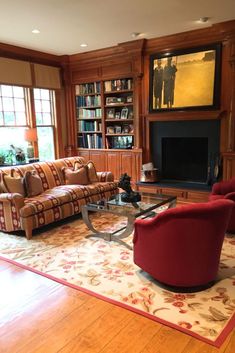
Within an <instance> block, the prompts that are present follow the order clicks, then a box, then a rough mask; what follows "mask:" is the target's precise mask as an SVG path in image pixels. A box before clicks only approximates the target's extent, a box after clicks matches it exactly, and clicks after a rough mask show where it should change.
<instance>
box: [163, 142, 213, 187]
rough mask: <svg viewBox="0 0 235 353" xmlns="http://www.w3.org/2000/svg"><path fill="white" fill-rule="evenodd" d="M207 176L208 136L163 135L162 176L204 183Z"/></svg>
mask: <svg viewBox="0 0 235 353" xmlns="http://www.w3.org/2000/svg"><path fill="white" fill-rule="evenodd" d="M207 177H208V138H206V137H163V138H162V178H163V179H164V180H182V181H188V182H191V181H194V182H198V183H205V182H206V181H207Z"/></svg>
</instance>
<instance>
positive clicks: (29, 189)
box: [24, 170, 43, 197]
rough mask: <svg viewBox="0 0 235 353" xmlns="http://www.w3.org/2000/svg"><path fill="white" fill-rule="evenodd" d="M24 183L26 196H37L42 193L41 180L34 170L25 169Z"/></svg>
mask: <svg viewBox="0 0 235 353" xmlns="http://www.w3.org/2000/svg"><path fill="white" fill-rule="evenodd" d="M24 185H25V190H26V194H27V196H28V197H32V196H37V195H40V194H41V193H43V186H42V180H41V178H40V177H39V175H38V174H37V173H36V171H34V170H33V171H29V170H28V171H26V173H25V175H24Z"/></svg>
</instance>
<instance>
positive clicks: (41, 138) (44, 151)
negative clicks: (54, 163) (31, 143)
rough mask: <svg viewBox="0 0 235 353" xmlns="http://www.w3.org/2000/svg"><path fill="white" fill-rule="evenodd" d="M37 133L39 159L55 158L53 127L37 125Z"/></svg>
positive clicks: (48, 159)
mask: <svg viewBox="0 0 235 353" xmlns="http://www.w3.org/2000/svg"><path fill="white" fill-rule="evenodd" d="M37 133H38V152H39V159H40V161H50V160H53V159H55V153H54V138H53V128H52V127H37Z"/></svg>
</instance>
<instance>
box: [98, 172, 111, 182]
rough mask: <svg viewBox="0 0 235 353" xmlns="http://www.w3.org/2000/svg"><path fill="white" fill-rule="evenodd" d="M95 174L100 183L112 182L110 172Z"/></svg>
mask: <svg viewBox="0 0 235 353" xmlns="http://www.w3.org/2000/svg"><path fill="white" fill-rule="evenodd" d="M96 174H97V176H98V179H99V181H100V182H105V181H114V176H113V173H112V172H97V173H96Z"/></svg>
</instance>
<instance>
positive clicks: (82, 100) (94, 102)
mask: <svg viewBox="0 0 235 353" xmlns="http://www.w3.org/2000/svg"><path fill="white" fill-rule="evenodd" d="M99 105H101V97H100V95H97V96H76V107H78V108H79V107H93V106H99Z"/></svg>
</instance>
